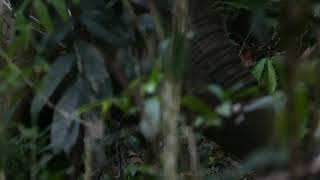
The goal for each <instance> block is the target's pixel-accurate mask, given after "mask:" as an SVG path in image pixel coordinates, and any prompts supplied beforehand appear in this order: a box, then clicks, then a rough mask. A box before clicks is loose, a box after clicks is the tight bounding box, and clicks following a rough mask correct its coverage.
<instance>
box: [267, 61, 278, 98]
mask: <svg viewBox="0 0 320 180" xmlns="http://www.w3.org/2000/svg"><path fill="white" fill-rule="evenodd" d="M267 62H268V63H267V64H268V81H267V88H268V91H269V93H272V92H274V91H275V90H276V88H277V86H278V80H277V74H276V70H275V67H274V66H273V62H272V60H270V59H269V60H268V61H267Z"/></svg>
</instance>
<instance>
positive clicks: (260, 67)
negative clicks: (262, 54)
mask: <svg viewBox="0 0 320 180" xmlns="http://www.w3.org/2000/svg"><path fill="white" fill-rule="evenodd" d="M266 62H267V59H266V58H264V59H261V60H260V61H259V62H258V64H257V65H256V66H255V67H254V69H253V71H252V74H253V76H254V77H255V78H256V79H257V80H258V81H261V78H262V74H263V72H264V70H265V65H266Z"/></svg>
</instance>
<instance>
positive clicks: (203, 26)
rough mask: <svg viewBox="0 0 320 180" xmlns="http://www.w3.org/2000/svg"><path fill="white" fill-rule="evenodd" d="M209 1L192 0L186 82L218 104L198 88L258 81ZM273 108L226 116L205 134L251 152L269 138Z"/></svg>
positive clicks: (188, 87)
mask: <svg viewBox="0 0 320 180" xmlns="http://www.w3.org/2000/svg"><path fill="white" fill-rule="evenodd" d="M210 2H212V1H210V0H201V1H197V0H190V16H191V17H190V19H191V22H190V24H191V29H192V31H193V32H194V34H195V36H194V38H193V40H192V53H191V54H192V56H191V63H190V66H189V68H188V69H187V71H186V72H187V73H186V79H185V82H184V83H185V84H184V86H185V89H186V90H187V93H191V94H194V95H200V96H202V97H203V100H204V101H206V102H207V103H208V104H211V105H213V106H215V105H217V104H216V102H215V99H214V98H213V97H212V95H210V94H209V95H208V94H201V92H200V93H199V90H197V89H196V88H197V87H201V86H205V85H208V84H213V83H214V84H218V85H221V86H223V87H224V88H232V87H233V86H237V88H239V87H240V88H241V87H243V88H248V87H250V86H252V85H255V84H256V83H257V82H256V80H255V79H254V77H253V76H252V75H251V74H250V71H249V69H248V68H247V67H246V66H244V64H243V63H242V61H241V59H240V57H239V56H238V54H237V53H236V52H235V50H234V48H233V47H232V45H231V44H230V41H229V37H228V35H227V34H228V32H227V29H226V26H225V23H224V19H223V18H222V17H221V16H220V15H219V14H216V13H214V11H213V10H211V9H210ZM271 111H272V110H271V109H270V108H269V109H266V108H265V109H258V110H255V111H253V112H250V113H248V114H246V116H245V120H244V121H243V122H242V123H240V124H237V123H236V122H235V121H236V120H235V119H234V118H233V119H227V120H226V121H224V122H225V124H224V125H223V127H222V128H210V129H209V130H208V131H207V132H206V134H207V135H208V136H210V137H212V138H213V140H214V141H216V142H217V143H218V144H220V145H222V146H223V147H224V148H226V150H228V151H231V152H233V153H236V154H238V155H244V154H248V152H249V151H251V150H254V149H255V148H257V147H260V146H262V145H266V144H267V142H268V141H269V139H270V134H271V130H272V118H273V117H272V112H271ZM191 121H192V120H191Z"/></svg>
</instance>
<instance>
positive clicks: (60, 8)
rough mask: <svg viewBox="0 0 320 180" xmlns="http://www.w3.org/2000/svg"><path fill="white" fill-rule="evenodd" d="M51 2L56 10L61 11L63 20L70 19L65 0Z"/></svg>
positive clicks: (52, 0)
mask: <svg viewBox="0 0 320 180" xmlns="http://www.w3.org/2000/svg"><path fill="white" fill-rule="evenodd" d="M50 3H51V4H52V6H53V7H54V8H55V10H56V11H57V12H58V13H59V15H60V16H61V17H62V19H63V20H66V19H68V12H67V8H66V4H65V1H62V0H51V1H50Z"/></svg>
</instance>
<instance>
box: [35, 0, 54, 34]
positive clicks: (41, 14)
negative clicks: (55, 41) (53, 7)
mask: <svg viewBox="0 0 320 180" xmlns="http://www.w3.org/2000/svg"><path fill="white" fill-rule="evenodd" d="M33 6H34V10H35V12H36V14H37V17H38V18H39V20H40V23H41V25H42V26H44V27H45V28H46V29H47V31H48V32H52V30H53V23H52V21H51V17H50V14H49V11H48V8H47V6H46V5H45V4H44V3H43V1H42V0H35V1H34V2H33Z"/></svg>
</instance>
